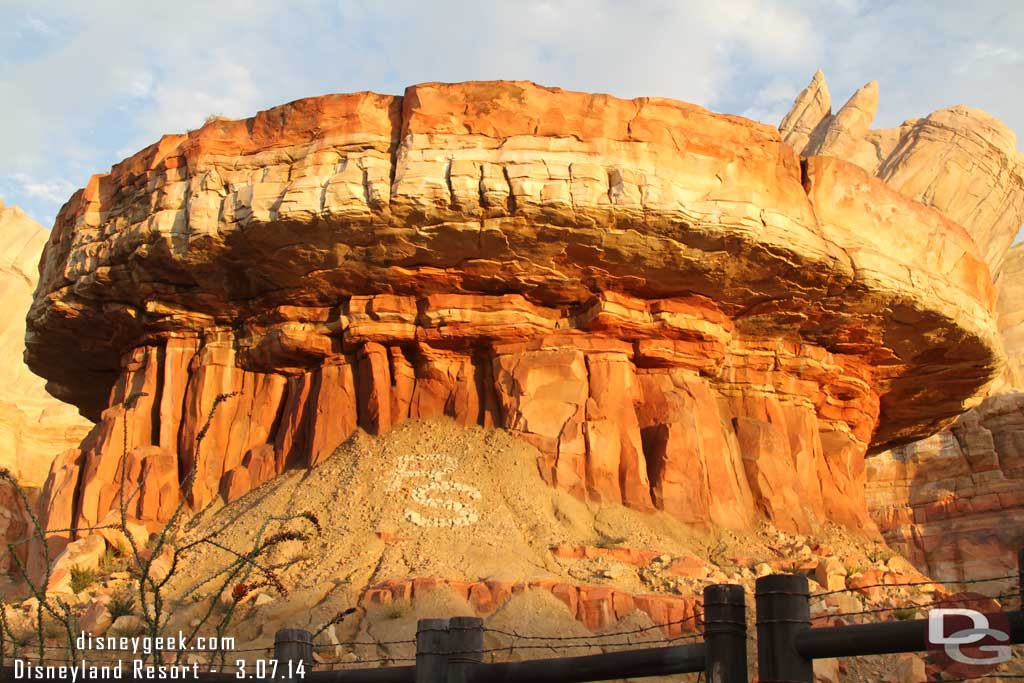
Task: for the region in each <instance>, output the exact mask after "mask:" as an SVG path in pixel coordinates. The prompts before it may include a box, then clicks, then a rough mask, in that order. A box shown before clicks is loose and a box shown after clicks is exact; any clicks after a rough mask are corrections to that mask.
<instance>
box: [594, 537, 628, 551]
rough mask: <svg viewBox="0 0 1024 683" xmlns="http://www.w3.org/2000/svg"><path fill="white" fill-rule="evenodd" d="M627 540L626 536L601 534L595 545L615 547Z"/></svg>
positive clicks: (597, 546) (598, 546)
mask: <svg viewBox="0 0 1024 683" xmlns="http://www.w3.org/2000/svg"><path fill="white" fill-rule="evenodd" d="M625 542H626V537H625V536H605V535H604V534H601V537H600V538H599V539H597V540H596V541H594V547H596V548H615V547H617V546H620V545H622V544H623V543H625Z"/></svg>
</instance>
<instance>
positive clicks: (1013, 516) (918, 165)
mask: <svg viewBox="0 0 1024 683" xmlns="http://www.w3.org/2000/svg"><path fill="white" fill-rule="evenodd" d="M878 97H879V94H878V84H877V83H874V82H872V83H869V84H867V85H865V86H864V87H863V88H861V89H860V90H858V91H857V92H856V93H854V95H853V96H852V97H851V98H850V100H849V101H848V102H847V103H846V104H845V105H843V107H841V108H840V109H839V111H837V112H836V113H835V114H833V113H832V109H831V97H830V94H829V91H828V86H827V84H826V83H825V78H824V75H823V74H822V73H821V72H820V71H819V72H817V73H816V74H815V75H814V78H812V80H811V83H810V84H809V85H808V86H807V88H805V89H804V91H803V92H802V93H801V94H800V95H799V96H798V97H797V99H796V101H795V102H794V105H793V108H792V110H791V111H790V112H789V114H787V116H786V117H785V118H784V119H783V121H782V123H781V125H780V126H779V129H780V132H781V133H782V135H783V138H784V139H785V140H786V141H787V142H788V143H790V144H791V145H793V146H794V148H795V149H796V150H797V151H799V152H801V153H803V154H825V155H829V156H834V157H838V158H842V159H846V160H847V161H850V162H852V163H854V164H857V165H858V166H860V167H862V168H864V169H865V170H866V171H868V172H870V173H872V174H874V175H875V176H877V177H879V178H881V179H883V180H885V181H886V183H887V184H888V185H889V186H890V187H893V188H895V189H897V190H899V191H900V192H901V193H903V194H905V195H907V196H908V197H911V198H913V199H915V200H917V201H920V202H922V203H924V204H927V205H929V206H933V207H935V208H936V209H938V210H939V211H941V212H942V213H943V214H944V215H945V216H947V217H948V218H950V219H951V220H953V221H955V222H957V223H959V224H961V225H963V226H964V227H965V228H966V229H967V231H968V232H970V233H971V235H972V237H973V238H974V240H975V241H976V242H977V243H978V245H979V247H980V248H981V250H982V252H983V254H984V256H985V259H986V261H987V262H988V264H989V267H990V269H991V271H992V273H993V275H995V276H996V285H997V289H998V304H997V311H998V321H999V322H998V325H999V329H1000V332H1001V339H1002V343H1003V346H1004V350H1005V352H1006V354H1007V356H1008V359H1009V361H1008V363H1007V366H1006V369H1005V371H1004V372H1003V374H1002V375H1001V376H1000V378H999V379H998V381H997V382H995V383H994V384H993V386H992V387H991V390H992V392H993V393H998V394H1002V393H1006V392H1011V393H1009V394H1007V395H1004V396H997V397H994V398H990V399H988V400H987V401H986V402H985V403H984V404H983V405H982V406H981V407H979V408H978V409H976V410H974V411H971V412H969V413H967V414H965V415H964V416H963V417H962V418H960V419H959V420H958V422H957V423H956V425H955V426H954V427H953V428H952V430H950V431H944V432H940V433H939V434H936V435H933V436H931V437H929V438H927V439H925V440H923V441H919V442H917V443H914V444H910V445H907V446H903V447H900V448H897V449H894V450H892V451H885V452H882V453H880V454H878V455H875V456H873V457H871V458H869V460H868V503H869V508H870V510H871V514H872V517H873V519H874V520H875V521H876V522H877V523H878V526H879V528H880V529H881V531H882V532H883V534H884V535H885V537H886V539H887V540H888V541H889V542H890V543H892V544H894V545H895V546H896V547H898V548H900V549H901V551H902V552H904V553H905V554H906V555H907V557H910V558H913V560H914V561H915V563H916V564H917V566H918V567H919V568H920V569H922V570H924V571H927V572H929V573H930V574H931V575H933V576H936V577H938V578H940V579H943V580H955V579H963V578H970V577H971V576H981V575H991V574H993V573H1000V572H1005V571H1006V570H1008V569H1010V568H1012V567H1013V566H1015V565H1016V557H1017V551H1018V549H1019V548H1020V547H1021V546H1022V545H1024V532H1021V531H1019V529H1021V528H1022V527H1021V526H1020V525H1019V524H1017V525H1013V524H1006V523H1005V522H1006V521H1007V520H1009V521H1016V520H1019V519H1020V518H1021V514H1022V502H1024V501H1022V499H1021V495H1020V493H1019V491H1020V485H1021V481H1020V477H1021V473H1020V470H1019V462H1018V461H1019V460H1020V454H1021V453H1022V452H1024V451H1022V448H1021V446H1020V445H1018V441H1019V440H1020V436H1019V435H1018V432H1019V430H1020V429H1021V427H1024V394H1020V393H1013V392H1019V391H1020V390H1021V389H1024V379H1022V375H1021V372H1022V371H1021V354H1022V353H1024V336H1022V333H1021V330H1020V327H1021V319H1022V315H1024V314H1022V313H1021V311H1022V309H1024V305H1022V304H1021V289H1022V288H1024V272H1022V271H1024V248H1022V247H1020V246H1017V247H1014V248H1013V249H1009V247H1010V244H1011V242H1012V241H1013V240H1014V238H1015V236H1016V235H1017V233H1018V231H1019V230H1020V229H1021V227H1022V223H1024V155H1022V154H1021V153H1020V152H1019V151H1018V150H1017V138H1016V136H1015V135H1014V133H1013V131H1011V130H1010V129H1009V128H1008V127H1007V126H1006V125H1005V124H1003V123H1002V122H1001V121H999V120H997V119H995V118H993V117H992V116H990V115H989V114H987V113H985V112H982V111H979V110H976V109H971V108H969V107H965V106H957V107H951V108H947V109H942V110H939V111H936V112H933V113H932V114H930V115H929V116H927V117H924V118H920V119H912V120H909V121H906V122H904V123H903V124H902V125H901V126H899V127H898V128H890V129H880V130H871V128H870V125H871V122H872V120H873V118H874V114H875V110H876V108H877V106H878ZM927 381H929V380H928V378H927V377H922V378H921V382H922V383H924V382H927ZM983 588H984V587H983Z"/></svg>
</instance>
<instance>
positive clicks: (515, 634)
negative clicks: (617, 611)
mask: <svg viewBox="0 0 1024 683" xmlns="http://www.w3.org/2000/svg"><path fill="white" fill-rule="evenodd" d="M697 619H698V615H696V614H694V615H692V616H689V617H686V618H685V619H678V620H675V621H667V622H662V623H658V624H652V625H651V626H644V627H642V628H636V629H632V630H630V631H614V632H612V633H599V634H591V635H586V636H531V635H526V634H522V633H519V632H518V631H516V630H515V629H513V630H512V631H505V630H503V629H498V628H489V627H486V626H485V627H484V633H498V634H501V635H505V636H509V637H512V638H518V639H521V640H588V639H593V638H616V637H621V636H628V635H635V634H638V633H647V632H649V631H654V630H657V629H665V628H668V627H669V626H680V625H682V624H686V623H688V622H691V621H696V620H697ZM437 630H440V629H437Z"/></svg>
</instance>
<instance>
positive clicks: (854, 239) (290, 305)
mask: <svg viewBox="0 0 1024 683" xmlns="http://www.w3.org/2000/svg"><path fill="white" fill-rule="evenodd" d="M41 273H42V277H41V281H40V285H39V289H38V290H37V292H36V298H35V302H34V305H33V307H32V309H31V311H30V314H29V319H28V324H29V331H28V338H27V348H28V352H27V359H28V362H29V364H30V366H31V367H32V368H33V369H34V370H35V371H37V372H39V373H40V374H42V375H44V376H46V377H47V378H48V379H49V380H50V384H49V387H50V389H51V391H53V392H55V393H57V394H59V395H60V396H62V397H64V398H66V399H67V400H69V401H71V402H73V403H75V404H76V405H78V406H79V407H80V408H81V410H82V411H83V413H84V414H86V415H88V416H90V417H92V418H94V419H96V420H98V423H97V425H96V427H95V429H94V430H93V432H92V433H91V434H90V436H89V437H88V438H87V439H86V440H85V441H84V442H83V443H82V446H81V448H80V450H78V451H73V452H71V453H69V454H67V456H65V457H64V458H63V459H62V460H60V461H58V462H56V463H55V464H54V468H53V471H52V472H51V476H50V480H49V482H48V484H47V491H46V498H45V505H46V512H47V514H48V516H49V518H50V520H51V527H53V526H67V525H68V524H77V525H89V524H94V523H96V522H98V521H100V520H101V519H102V518H103V517H104V515H105V514H106V513H107V511H108V510H109V509H110V508H111V506H112V505H114V504H115V501H116V498H117V491H118V489H117V484H116V482H118V481H119V480H120V475H119V472H120V468H121V467H127V468H128V469H127V479H128V481H129V482H132V485H133V486H134V482H135V481H137V480H139V479H140V478H141V477H142V473H144V472H146V473H148V474H147V475H146V476H145V478H144V479H145V481H144V484H143V489H142V493H141V495H140V496H139V497H138V498H137V500H135V501H133V507H134V509H133V514H135V515H136V516H138V517H140V518H142V519H148V520H156V519H160V518H162V517H163V516H165V515H166V514H167V511H168V510H169V508H170V506H172V505H173V504H174V503H175V501H176V496H177V495H178V494H177V490H178V479H179V477H180V476H181V475H182V473H183V472H186V471H188V470H189V469H190V468H191V466H192V464H193V458H194V457H195V454H194V452H193V443H194V440H195V436H196V431H197V429H198V426H199V425H200V423H201V422H202V421H203V420H204V419H205V416H206V415H207V413H208V412H209V410H210V408H211V406H212V402H213V400H214V398H215V397H216V396H217V395H218V394H221V393H224V392H229V391H234V392H238V394H239V395H238V396H237V397H235V398H233V399H232V400H230V401H229V402H228V403H226V404H225V406H224V408H223V409H222V410H220V411H219V412H218V413H217V414H216V417H215V419H214V423H213V425H212V428H211V430H210V432H209V435H208V436H207V439H206V441H205V442H204V443H203V448H202V452H201V454H200V456H199V463H198V465H197V469H198V473H199V477H198V483H197V485H196V487H195V490H194V492H193V500H192V501H191V502H192V504H193V505H194V506H196V507H199V506H202V505H205V504H206V503H208V502H210V501H211V500H212V499H213V498H214V497H215V496H217V495H218V494H220V495H224V496H225V497H227V498H229V499H230V498H233V497H236V496H237V495H239V494H241V493H243V492H245V491H247V490H249V489H250V488H252V487H254V486H256V485H258V484H259V483H261V482H262V481H265V480H266V479H267V478H269V477H272V476H274V474H275V473H277V472H280V471H282V470H284V469H285V468H289V467H302V466H307V465H310V464H314V463H316V462H317V461H319V460H320V459H322V458H324V457H326V456H327V455H328V454H330V453H331V452H332V450H333V449H334V448H335V447H336V446H337V445H338V443H339V442H341V441H342V440H343V439H345V438H346V437H347V436H348V435H349V434H350V433H352V431H353V430H355V429H357V428H358V427H362V428H363V429H366V430H368V431H370V432H378V431H383V430H386V429H388V428H389V427H390V426H392V425H394V424H396V423H397V422H400V421H402V420H405V419H409V418H418V417H430V416H436V415H449V416H451V417H454V418H455V419H456V420H459V421H462V422H465V423H477V424H482V425H488V426H495V427H504V428H507V429H509V430H512V431H513V432H515V433H517V434H519V435H521V436H522V437H523V438H525V439H527V440H529V441H530V442H531V443H533V444H535V445H536V446H537V448H538V450H539V452H540V460H539V463H538V465H539V468H540V471H541V472H542V474H543V475H544V477H545V479H546V480H547V481H548V482H549V483H551V484H552V485H553V486H558V487H562V488H564V489H568V490H570V491H573V492H574V493H576V494H578V495H579V496H584V497H587V498H589V499H593V500H597V501H606V502H611V503H622V504H625V505H628V506H630V507H635V508H640V509H647V508H661V509H665V510H668V511H670V512H672V513H673V514H675V515H677V516H678V517H679V518H680V519H683V520H686V521H690V522H705V523H712V524H718V525H724V526H732V527H741V526H744V525H747V524H749V523H750V522H751V521H752V520H754V519H755V518H757V517H759V516H763V517H768V518H771V519H773V520H774V521H775V522H776V524H778V525H779V526H781V527H784V528H791V529H806V528H810V527H813V526H814V525H815V524H817V523H819V522H821V521H823V520H825V519H832V520H836V521H839V522H841V523H843V524H846V525H848V526H850V527H853V528H858V529H863V530H865V531H869V532H871V531H873V529H874V526H873V522H872V521H871V519H870V517H869V515H868V513H867V507H866V502H865V498H864V487H865V470H864V457H865V453H866V452H867V451H868V450H869V449H875V450H877V449H883V448H885V447H887V446H890V445H894V444H899V443H904V442H907V441H910V440H913V439H916V438H919V437H922V436H925V435H927V434H930V433H932V432H934V431H935V430H936V429H939V428H941V427H942V426H944V425H946V424H948V423H949V422H950V421H951V420H952V419H954V418H955V417H956V416H957V415H958V414H960V413H961V412H963V410H964V409H965V408H966V407H969V406H970V405H973V403H974V402H975V397H976V396H978V395H979V394H980V393H981V392H983V391H984V388H985V385H986V383H987V382H989V381H990V380H991V379H992V378H993V377H994V376H995V374H996V372H997V371H998V368H999V367H1000V365H1001V351H1000V346H999V343H998V336H997V332H996V328H995V324H994V319H993V306H994V292H993V288H992V283H991V278H990V276H989V271H988V268H987V267H986V265H985V262H984V261H983V260H982V259H981V258H980V257H979V255H978V253H977V250H976V247H975V245H974V243H973V241H972V240H971V238H970V237H969V236H968V235H967V233H966V232H965V231H964V229H963V228H962V227H961V226H959V225H957V224H956V223H954V222H952V221H951V220H949V219H948V218H946V217H945V216H943V215H942V214H941V213H939V212H938V211H936V210H934V209H932V208H929V207H925V206H923V205H921V204H918V203H916V202H915V201H913V200H911V199H909V198H907V197H905V196H903V195H901V194H899V193H898V192H896V191H894V190H892V189H890V188H889V187H888V186H887V185H886V184H885V183H884V182H882V181H881V180H878V179H876V178H874V177H872V176H870V175H869V174H868V173H867V172H865V171H863V170H862V169H860V168H858V167H857V166H854V165H852V164H849V163H846V162H843V161H840V160H837V159H831V158H826V157H811V158H809V159H806V160H803V161H801V160H800V159H799V158H798V157H797V156H796V154H795V153H794V152H793V150H792V148H791V147H789V146H788V145H787V144H785V143H783V142H782V139H781V137H780V134H779V133H778V132H777V131H776V130H774V129H772V128H770V127H768V126H763V125H759V124H756V123H753V122H750V121H747V120H745V119H742V118H738V117H732V116H723V115H718V114H712V113H710V112H708V111H706V110H704V109H701V108H700V107H696V106H693V105H688V104H684V103H681V102H676V101H671V100H664V99H653V98H644V99H638V100H628V101H627V100H619V99H615V98H612V97H609V96H605V95H590V94H582V93H572V92H565V91H561V90H557V89H549V88H542V87H539V86H536V85H534V84H531V83H522V82H493V83H490V82H487V83H463V84H455V85H442V84H425V85H419V86H414V87H410V88H409V89H407V91H406V93H405V96H404V97H389V96H383V95H376V94H371V93H360V94H354V95H329V96H325V97H319V98H313V99H306V100H299V101H296V102H293V103H290V104H287V105H283V106H280V107H277V108H274V109H271V110H269V111H266V112H261V113H260V114H258V115H257V116H256V117H254V118H252V119H248V120H244V121H228V120H223V119H218V120H214V121H212V122H210V123H208V124H207V125H206V126H204V127H203V128H202V129H201V130H198V131H194V132H192V133H189V134H188V135H178V136H166V137H164V138H163V139H161V141H160V142H158V143H156V144H155V145H153V146H151V147H149V148H147V149H145V150H143V151H141V152H139V153H138V154H136V155H135V156H133V157H131V158H129V159H127V160H125V161H123V162H121V163H120V164H118V165H117V166H115V167H114V168H113V169H112V170H111V172H110V173H107V174H102V175H97V176H94V177H93V178H92V180H91V181H90V183H89V185H88V186H87V187H86V188H85V189H84V190H82V191H79V192H78V193H76V194H75V195H74V196H73V197H72V199H71V200H70V201H69V202H68V203H67V205H66V206H65V207H64V208H63V210H62V211H61V213H60V215H59V217H58V220H57V224H56V227H55V229H54V231H53V233H52V236H51V239H50V242H49V244H48V245H47V248H46V252H45V254H44V257H43V261H42V264H41ZM922 378H927V381H922ZM140 393H141V394H142V395H141V396H140V397H138V398H137V400H136V401H135V402H134V407H132V408H131V409H129V410H128V411H127V413H126V410H125V408H124V407H123V406H122V404H123V402H124V401H125V399H126V397H128V396H133V395H138V394H140ZM125 420H127V438H126V439H125V438H124V436H123V433H122V430H123V429H124V428H125ZM123 439H124V441H125V442H126V443H123V442H122V441H123ZM125 446H126V447H127V452H125ZM72 494H73V495H72ZM65 523H67V524H65ZM64 542H65V539H61V538H55V539H54V541H53V543H54V545H55V546H60V545H61V544H62V543H64Z"/></svg>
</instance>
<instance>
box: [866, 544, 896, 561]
mask: <svg viewBox="0 0 1024 683" xmlns="http://www.w3.org/2000/svg"><path fill="white" fill-rule="evenodd" d="M895 555H896V553H895V552H893V551H892V549H891V548H886V547H884V546H876V547H874V548H872V549H871V550H869V551H868V559H869V560H871V562H872V563H878V562H888V561H889V560H891V559H892V558H893V557H895Z"/></svg>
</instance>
